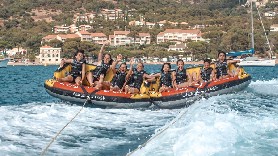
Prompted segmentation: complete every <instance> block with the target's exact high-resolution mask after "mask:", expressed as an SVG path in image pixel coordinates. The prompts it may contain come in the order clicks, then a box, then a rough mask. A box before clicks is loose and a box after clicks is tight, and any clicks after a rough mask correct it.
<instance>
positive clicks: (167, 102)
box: [44, 64, 251, 109]
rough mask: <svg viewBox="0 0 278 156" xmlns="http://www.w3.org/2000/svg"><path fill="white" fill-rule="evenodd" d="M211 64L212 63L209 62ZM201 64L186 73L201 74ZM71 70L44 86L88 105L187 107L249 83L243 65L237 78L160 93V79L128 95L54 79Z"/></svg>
mask: <svg viewBox="0 0 278 156" xmlns="http://www.w3.org/2000/svg"><path fill="white" fill-rule="evenodd" d="M95 67H96V66H94V65H89V64H87V65H86V71H90V70H92V69H94V68H95ZM212 67H214V64H212ZM201 68H202V67H201V66H198V67H192V68H187V72H189V73H191V74H192V73H193V72H195V73H200V70H201ZM229 69H230V70H236V67H235V66H234V65H233V64H231V65H229ZM70 71H71V65H70V64H68V65H65V66H64V67H62V68H60V69H58V70H57V71H55V72H54V78H53V79H49V80H46V81H45V83H44V87H45V89H46V91H47V93H49V94H50V95H51V96H54V97H56V98H59V99H62V100H65V101H69V102H74V103H84V102H85V101H87V100H88V101H89V102H90V104H91V105H93V106H96V107H101V108H104V107H105V108H150V107H158V108H167V109H171V108H180V107H184V106H188V105H189V104H191V103H193V102H194V101H195V100H197V99H199V98H201V97H208V96H214V95H219V94H227V93H232V92H236V91H240V90H242V89H244V88H246V87H247V86H248V85H249V84H250V82H251V76H250V75H249V74H247V73H246V72H245V71H244V69H243V68H240V72H239V75H238V76H237V77H229V78H224V79H221V80H217V81H211V82H204V83H200V84H194V85H192V86H189V87H185V88H180V89H174V88H173V89H171V90H169V91H166V92H162V93H159V92H158V89H159V83H160V82H159V79H157V80H156V81H155V82H153V83H149V84H145V83H143V84H142V85H141V88H140V93H138V94H129V93H124V92H115V91H109V90H96V89H94V88H92V87H89V86H88V82H87V81H86V80H85V81H84V82H83V84H82V85H81V86H78V85H76V84H73V83H69V82H58V81H56V80H55V79H56V78H62V77H65V76H66V75H67V74H68V73H69V72H70ZM112 78H113V72H112V71H109V72H108V73H107V75H106V77H105V79H104V80H105V81H111V80H112Z"/></svg>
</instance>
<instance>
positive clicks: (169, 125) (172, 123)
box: [127, 109, 187, 156]
mask: <svg viewBox="0 0 278 156" xmlns="http://www.w3.org/2000/svg"><path fill="white" fill-rule="evenodd" d="M186 112H187V109H184V110H183V112H180V114H179V116H177V117H176V118H175V119H174V120H172V121H171V122H170V123H169V124H168V125H167V126H166V127H165V128H164V129H161V130H159V132H158V133H156V134H155V135H154V136H152V137H151V138H150V139H149V140H148V141H146V142H145V143H144V144H142V145H140V146H139V147H137V148H136V149H135V150H133V151H131V152H130V153H127V156H131V155H132V154H134V153H135V152H136V151H138V150H140V149H141V148H143V147H145V146H146V145H147V144H148V143H149V142H151V141H152V140H153V139H155V138H156V137H158V136H159V135H161V134H162V133H163V132H165V131H166V130H167V129H169V128H170V127H171V126H172V125H174V124H175V123H176V122H177V121H178V120H179V119H181V117H182V116H183V115H184V114H185V113H186Z"/></svg>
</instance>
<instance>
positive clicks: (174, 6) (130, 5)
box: [0, 0, 278, 59]
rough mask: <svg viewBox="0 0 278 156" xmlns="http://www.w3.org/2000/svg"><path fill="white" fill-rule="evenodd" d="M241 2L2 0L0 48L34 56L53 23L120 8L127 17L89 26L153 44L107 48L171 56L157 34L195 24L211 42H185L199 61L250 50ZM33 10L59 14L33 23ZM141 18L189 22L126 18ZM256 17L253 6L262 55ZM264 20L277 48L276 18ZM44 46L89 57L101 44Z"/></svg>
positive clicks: (97, 21)
mask: <svg viewBox="0 0 278 156" xmlns="http://www.w3.org/2000/svg"><path fill="white" fill-rule="evenodd" d="M239 2H241V4H239ZM245 3H246V0H241V1H231V0H208V1H201V0H180V1H176V0H117V1H107V0H106V1H99V0H20V1H18V0H0V6H1V7H0V23H1V21H2V22H3V24H2V26H1V25H0V49H1V50H2V49H5V48H10V47H24V48H26V49H27V50H28V54H29V57H30V58H34V55H37V54H38V53H39V47H40V46H41V39H42V37H44V36H46V35H48V34H51V33H52V28H53V26H54V25H61V24H67V25H69V24H72V23H73V15H74V14H75V13H85V12H91V11H94V12H99V11H100V10H101V9H103V8H107V9H113V8H121V9H122V10H123V11H124V13H125V19H126V20H123V19H119V20H116V21H106V20H104V19H103V18H101V17H97V18H95V19H94V23H92V24H90V25H92V26H93V29H92V30H90V31H91V32H103V33H105V34H106V35H110V34H112V33H113V31H114V30H130V31H131V34H130V36H132V37H136V35H138V33H139V32H148V33H150V34H151V38H152V43H153V44H152V45H144V46H139V45H133V44H131V45H128V46H125V47H110V49H108V50H109V51H111V53H112V54H113V55H114V54H117V53H118V52H122V53H123V52H125V55H127V56H130V55H131V54H135V53H136V55H142V56H143V55H144V56H157V57H165V56H169V55H177V54H176V53H171V54H169V52H167V51H166V49H165V45H169V44H168V43H165V44H162V45H161V44H160V45H156V44H155V41H156V35H157V34H158V33H159V32H161V31H164V30H165V29H167V28H182V29H186V28H189V27H193V26H195V25H196V24H199V25H206V26H207V27H206V28H205V29H202V30H201V31H202V33H203V37H204V38H207V39H209V40H210V42H209V43H206V42H197V43H194V42H191V41H188V43H187V44H188V48H189V49H188V51H190V52H192V53H193V54H194V55H195V57H196V58H199V59H202V58H205V57H215V54H216V52H217V51H218V50H219V49H221V50H225V51H231V50H244V49H248V48H250V46H251V43H250V40H251V39H250V32H251V30H250V10H249V8H248V7H243V6H242V5H243V4H245ZM277 6H278V5H277V4H271V3H269V4H267V5H266V7H265V8H260V10H261V12H262V13H264V12H265V11H273V10H274V9H275V8H277ZM34 9H36V10H42V9H43V10H49V12H55V11H58V10H59V11H61V13H59V14H57V15H53V14H49V15H48V16H51V18H52V19H53V20H54V21H53V22H47V21H45V20H42V21H35V20H34V18H33V17H34V16H36V15H35V13H34V12H32V11H33V10H34ZM131 10H132V11H131ZM129 15H132V16H129ZM140 16H143V17H144V18H145V21H147V22H158V21H161V20H168V21H173V22H174V21H175V22H187V23H188V25H186V26H182V25H178V26H176V27H174V26H172V25H170V24H166V25H165V26H164V27H163V28H159V26H158V25H156V26H155V27H154V28H153V29H148V28H146V27H138V26H137V27H135V26H129V25H128V22H129V21H131V20H139V17H140ZM258 19H259V17H258V14H257V12H256V10H255V8H254V26H255V28H254V32H255V49H256V51H258V52H261V53H263V52H264V51H267V50H268V46H267V45H266V41H265V38H264V32H263V30H262V27H261V24H260V21H259V20H258ZM263 22H264V24H265V28H266V31H267V32H266V33H267V34H268V35H269V38H270V41H271V43H272V44H271V45H272V46H273V50H274V51H275V52H278V45H277V43H278V42H277V41H278V38H277V36H278V35H277V33H270V31H269V29H270V25H272V24H278V17H277V16H276V17H275V18H274V19H265V18H263ZM84 24H86V23H84ZM87 24H88V23H87ZM48 44H50V45H52V46H54V47H59V46H60V47H62V48H63V51H64V55H65V56H67V57H70V56H71V53H72V52H74V51H75V50H76V49H78V48H83V49H85V50H86V51H87V53H88V55H91V54H89V53H90V52H97V51H98V50H99V48H100V46H99V45H96V44H93V43H87V42H80V41H78V40H67V41H65V42H64V43H62V42H60V41H51V43H48ZM170 44H171V43H170Z"/></svg>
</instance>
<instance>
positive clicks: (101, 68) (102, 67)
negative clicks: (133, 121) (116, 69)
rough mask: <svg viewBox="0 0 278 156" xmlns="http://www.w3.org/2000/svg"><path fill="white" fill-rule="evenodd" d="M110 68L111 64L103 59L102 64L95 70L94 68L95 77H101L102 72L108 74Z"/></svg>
mask: <svg viewBox="0 0 278 156" xmlns="http://www.w3.org/2000/svg"><path fill="white" fill-rule="evenodd" d="M109 68H110V65H109V64H105V63H104V62H103V60H102V61H101V64H100V65H99V66H97V67H96V68H95V69H94V70H93V76H94V77H95V78H99V76H100V75H101V74H103V75H104V76H105V75H106V72H107V70H108V69H109Z"/></svg>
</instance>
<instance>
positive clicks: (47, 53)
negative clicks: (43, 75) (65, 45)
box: [38, 45, 61, 65]
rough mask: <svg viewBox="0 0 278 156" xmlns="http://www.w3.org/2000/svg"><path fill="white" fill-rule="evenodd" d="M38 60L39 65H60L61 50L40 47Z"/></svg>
mask: <svg viewBox="0 0 278 156" xmlns="http://www.w3.org/2000/svg"><path fill="white" fill-rule="evenodd" d="M38 58H39V60H40V62H39V63H41V64H47V65H49V64H55V65H57V64H60V62H61V48H52V47H50V46H47V45H46V46H42V47H40V55H39V57H38Z"/></svg>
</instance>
